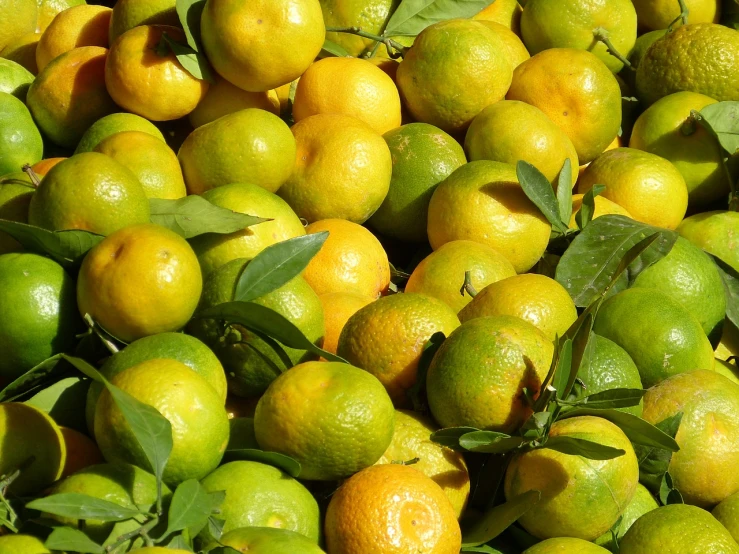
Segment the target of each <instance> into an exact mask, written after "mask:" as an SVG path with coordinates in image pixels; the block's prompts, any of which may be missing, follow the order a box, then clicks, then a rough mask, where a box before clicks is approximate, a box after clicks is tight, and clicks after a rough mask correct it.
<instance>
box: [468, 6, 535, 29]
mask: <svg viewBox="0 0 739 554" xmlns="http://www.w3.org/2000/svg"><path fill="white" fill-rule="evenodd" d="M522 12H523V9H522V8H521V5H520V4H519V3H518V0H495V2H493V3H492V4H489V5H488V6H487V7H486V8H483V9H482V11H480V12H479V13H478V14H477V15H475V16H473V18H472V19H476V20H478V21H494V22H496V23H499V24H500V25H504V26H505V27H506V28H507V29H510V30H511V31H513V32H514V33H516V34H517V35H518V34H520V32H521V13H522Z"/></svg>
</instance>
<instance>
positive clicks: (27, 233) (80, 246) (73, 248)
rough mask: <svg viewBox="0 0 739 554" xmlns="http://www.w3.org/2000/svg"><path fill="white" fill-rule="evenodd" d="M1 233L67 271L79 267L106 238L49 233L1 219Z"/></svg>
mask: <svg viewBox="0 0 739 554" xmlns="http://www.w3.org/2000/svg"><path fill="white" fill-rule="evenodd" d="M0 231H3V232H5V233H7V234H9V235H10V236H11V237H13V238H14V239H15V240H17V241H18V242H20V243H21V244H22V245H23V246H24V247H25V248H26V250H28V251H29V252H35V253H37V254H45V255H47V256H49V257H50V258H52V259H53V260H54V261H55V262H57V263H59V264H60V265H62V266H63V267H64V268H65V269H74V268H76V267H78V266H79V264H80V263H82V258H84V257H85V254H87V251H88V250H90V248H92V247H93V246H95V245H96V244H97V243H99V242H100V241H101V240H103V239H104V238H105V237H103V236H102V235H96V234H95V233H90V232H89V231H80V230H76V229H75V230H68V231H49V230H47V229H42V228H41V227H35V226H33V225H28V224H26V223H19V222H17V221H8V220H5V219H0Z"/></svg>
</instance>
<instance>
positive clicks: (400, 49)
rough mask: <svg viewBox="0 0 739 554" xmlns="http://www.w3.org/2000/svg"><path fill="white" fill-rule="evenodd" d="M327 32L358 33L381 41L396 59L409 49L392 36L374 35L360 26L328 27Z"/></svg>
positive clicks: (363, 36)
mask: <svg viewBox="0 0 739 554" xmlns="http://www.w3.org/2000/svg"><path fill="white" fill-rule="evenodd" d="M326 32H327V33H349V34H350V35H357V36H360V37H362V38H368V39H370V40H374V41H376V42H378V43H379V42H381V43H383V44H384V45H385V47H386V48H387V52H388V54H389V55H390V57H391V58H393V59H394V60H395V59H398V58H400V57H402V56H405V53H406V52H407V51H408V50H409V47H407V46H403V45H402V44H400V43H399V42H397V41H394V40H393V39H391V38H387V37H381V36H380V35H374V34H372V33H368V32H366V31H363V30H362V29H361V28H359V27H326Z"/></svg>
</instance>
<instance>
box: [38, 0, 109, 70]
mask: <svg viewBox="0 0 739 554" xmlns="http://www.w3.org/2000/svg"><path fill="white" fill-rule="evenodd" d="M112 12H113V10H111V9H110V8H108V7H105V6H92V5H91V6H88V5H87V4H80V5H79V6H74V7H72V8H69V9H67V10H64V11H63V12H60V13H59V14H58V15H57V16H56V17H55V18H54V19H53V21H52V22H51V23H50V24H49V26H48V27H47V28H46V30H45V31H44V33H43V34H42V35H41V39H40V40H39V43H38V47H37V48H36V66H37V67H38V69H39V71H42V70H43V69H44V68H45V67H46V66H47V65H49V62H51V60H53V59H54V58H58V57H59V56H61V55H62V54H64V53H65V52H69V51H70V50H72V49H74V48H79V47H81V46H102V47H105V48H107V47H108V26H109V25H110V14H111V13H112Z"/></svg>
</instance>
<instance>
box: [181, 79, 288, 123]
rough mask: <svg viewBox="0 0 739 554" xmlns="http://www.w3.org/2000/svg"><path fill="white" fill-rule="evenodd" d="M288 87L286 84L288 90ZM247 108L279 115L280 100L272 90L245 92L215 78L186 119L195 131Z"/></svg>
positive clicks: (223, 80)
mask: <svg viewBox="0 0 739 554" xmlns="http://www.w3.org/2000/svg"><path fill="white" fill-rule="evenodd" d="M289 86H290V85H289V84H288V89H289ZM248 108H259V109H260V110H264V111H267V112H270V113H273V114H275V115H280V98H279V97H278V95H277V92H276V91H274V90H268V91H266V92H247V91H245V90H241V89H240V88H239V87H237V86H236V85H232V84H231V83H229V82H228V81H227V80H226V79H224V78H222V77H216V78H215V83H211V85H210V87H209V88H208V94H206V95H205V97H204V98H203V99H202V100H201V101H200V103H199V104H198V107H197V108H195V109H194V110H193V111H191V112H190V115H188V116H187V118H188V120H189V121H190V124H191V125H192V126H193V128H195V129H197V128H198V127H202V126H203V125H206V124H207V123H212V122H213V121H215V120H216V119H218V118H221V117H223V116H224V115H228V114H232V113H234V112H238V111H239V110H246V109H248Z"/></svg>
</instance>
